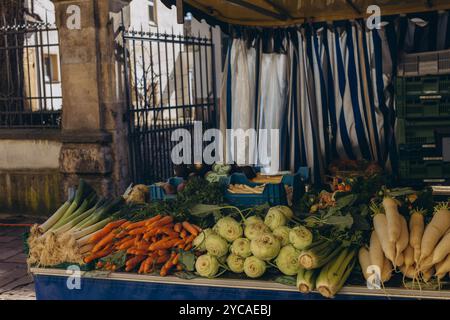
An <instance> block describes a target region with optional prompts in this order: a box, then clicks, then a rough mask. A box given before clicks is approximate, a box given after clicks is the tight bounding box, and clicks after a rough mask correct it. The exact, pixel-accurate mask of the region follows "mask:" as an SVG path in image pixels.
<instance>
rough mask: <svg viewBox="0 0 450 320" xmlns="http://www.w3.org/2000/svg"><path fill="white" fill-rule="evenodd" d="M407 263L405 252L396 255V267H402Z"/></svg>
mask: <svg viewBox="0 0 450 320" xmlns="http://www.w3.org/2000/svg"><path fill="white" fill-rule="evenodd" d="M404 263H405V256H404V255H403V253H400V254H399V255H397V256H396V257H395V261H394V265H395V266H396V267H401V266H402V265H403V264H404Z"/></svg>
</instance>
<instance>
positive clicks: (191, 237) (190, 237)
mask: <svg viewBox="0 0 450 320" xmlns="http://www.w3.org/2000/svg"><path fill="white" fill-rule="evenodd" d="M196 237H197V236H196V235H194V234H192V235H190V236H189V237H187V238H186V240H185V241H186V243H191V242H192V241H194V239H195V238H196Z"/></svg>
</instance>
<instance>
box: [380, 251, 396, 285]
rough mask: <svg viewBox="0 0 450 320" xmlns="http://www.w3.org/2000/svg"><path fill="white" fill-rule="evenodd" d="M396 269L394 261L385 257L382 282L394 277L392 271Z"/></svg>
mask: <svg viewBox="0 0 450 320" xmlns="http://www.w3.org/2000/svg"><path fill="white" fill-rule="evenodd" d="M393 270H394V268H393V266H392V263H391V262H390V261H389V259H388V258H386V257H385V258H384V264H383V269H382V270H381V282H383V283H384V282H387V281H389V280H390V279H391V277H392V271H393Z"/></svg>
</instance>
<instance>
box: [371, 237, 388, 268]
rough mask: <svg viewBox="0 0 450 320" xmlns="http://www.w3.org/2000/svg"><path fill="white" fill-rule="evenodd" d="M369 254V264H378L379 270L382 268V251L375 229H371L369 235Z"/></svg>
mask: <svg viewBox="0 0 450 320" xmlns="http://www.w3.org/2000/svg"><path fill="white" fill-rule="evenodd" d="M369 255H370V262H371V264H372V265H376V266H378V267H379V268H380V270H381V269H383V265H384V252H383V248H382V247H381V243H380V240H379V239H378V235H377V233H376V232H375V230H374V231H372V235H371V237H370V247H369Z"/></svg>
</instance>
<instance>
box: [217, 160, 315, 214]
mask: <svg viewBox="0 0 450 320" xmlns="http://www.w3.org/2000/svg"><path fill="white" fill-rule="evenodd" d="M308 179H309V168H307V167H302V168H300V169H299V170H298V171H297V173H295V174H290V175H284V176H283V178H282V180H281V183H267V184H266V186H265V187H264V191H263V192H262V193H260V194H235V193H230V192H229V191H228V189H227V190H226V191H225V196H224V198H225V201H226V202H227V203H229V204H231V205H235V206H237V207H251V206H256V205H261V204H264V203H268V204H269V205H271V206H276V205H287V204H288V200H287V193H286V189H285V185H287V186H289V187H292V203H293V204H296V203H297V201H298V200H300V198H301V196H302V194H303V192H304V184H305V181H307V180H308ZM228 184H246V185H248V186H250V187H255V186H258V185H261V184H260V183H254V182H251V181H250V180H249V179H247V177H246V176H245V175H244V174H242V173H234V174H232V175H231V176H230V178H229V180H228Z"/></svg>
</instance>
